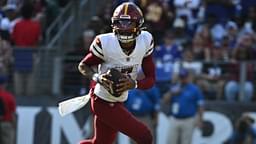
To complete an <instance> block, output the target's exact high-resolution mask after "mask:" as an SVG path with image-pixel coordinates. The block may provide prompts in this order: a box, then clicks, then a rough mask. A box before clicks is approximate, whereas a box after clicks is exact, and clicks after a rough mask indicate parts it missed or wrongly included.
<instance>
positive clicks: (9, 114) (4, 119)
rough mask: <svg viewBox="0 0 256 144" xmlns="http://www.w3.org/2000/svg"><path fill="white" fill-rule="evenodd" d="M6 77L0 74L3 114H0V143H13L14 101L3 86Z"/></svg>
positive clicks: (14, 128) (0, 96)
mask: <svg viewBox="0 0 256 144" xmlns="http://www.w3.org/2000/svg"><path fill="white" fill-rule="evenodd" d="M6 81H7V78H6V77H4V76H0V100H1V102H2V104H3V106H1V107H2V108H3V115H1V116H0V133H1V135H0V143H1V144H15V140H16V139H15V134H16V126H15V123H16V116H15V111H16V102H15V99H14V96H13V95H12V94H11V93H10V92H9V91H7V90H6V89H5V88H4V84H5V82H6Z"/></svg>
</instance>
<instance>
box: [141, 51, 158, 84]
mask: <svg viewBox="0 0 256 144" xmlns="http://www.w3.org/2000/svg"><path fill="white" fill-rule="evenodd" d="M142 70H143V72H144V75H145V78H144V79H142V80H139V81H138V88H139V89H148V88H151V87H152V86H153V85H154V83H155V64H154V62H153V58H152V55H149V56H147V57H145V58H144V59H143V61H142Z"/></svg>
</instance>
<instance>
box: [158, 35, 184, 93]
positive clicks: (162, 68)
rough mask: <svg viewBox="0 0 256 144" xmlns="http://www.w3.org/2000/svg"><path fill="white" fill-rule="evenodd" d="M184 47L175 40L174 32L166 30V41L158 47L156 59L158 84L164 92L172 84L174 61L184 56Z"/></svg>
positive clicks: (161, 91)
mask: <svg viewBox="0 0 256 144" xmlns="http://www.w3.org/2000/svg"><path fill="white" fill-rule="evenodd" d="M182 49H183V48H182V47H181V46H180V45H178V44H177V43H176V42H175V37H174V34H173V33H172V32H171V31H166V32H165V36H164V42H163V43H162V44H160V45H159V46H157V47H156V50H155V52H154V60H155V63H156V82H157V83H156V86H157V87H158V88H159V91H160V93H161V96H162V94H164V93H165V92H166V91H167V90H168V89H169V86H170V80H171V79H172V77H171V76H172V72H173V63H174V62H175V61H179V60H181V58H182Z"/></svg>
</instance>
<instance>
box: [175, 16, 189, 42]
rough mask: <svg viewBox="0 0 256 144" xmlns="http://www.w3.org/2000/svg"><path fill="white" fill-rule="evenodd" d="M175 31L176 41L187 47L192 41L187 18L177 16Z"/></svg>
mask: <svg viewBox="0 0 256 144" xmlns="http://www.w3.org/2000/svg"><path fill="white" fill-rule="evenodd" d="M173 32H174V35H175V38H174V40H175V43H177V44H178V45H181V46H184V47H186V46H187V45H188V44H189V43H190V40H191V38H190V35H189V34H188V30H187V23H186V20H184V19H183V18H176V19H175V20H174V22H173Z"/></svg>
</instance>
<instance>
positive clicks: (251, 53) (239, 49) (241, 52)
mask: <svg viewBox="0 0 256 144" xmlns="http://www.w3.org/2000/svg"><path fill="white" fill-rule="evenodd" d="M255 55H256V53H255V49H254V48H253V37H252V35H251V34H244V35H242V36H241V37H240V38H239V39H238V43H237V45H236V47H235V48H234V50H233V53H232V58H233V60H234V61H252V60H256V57H255Z"/></svg>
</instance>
